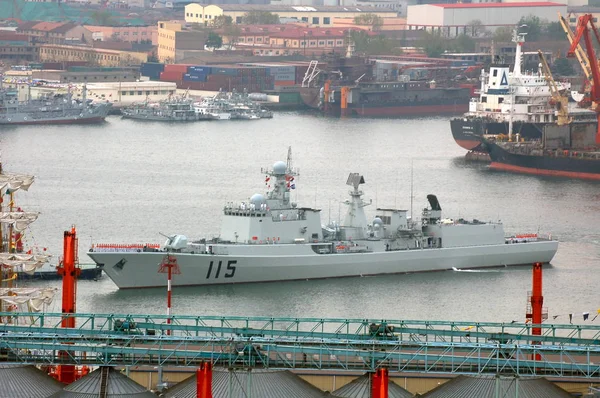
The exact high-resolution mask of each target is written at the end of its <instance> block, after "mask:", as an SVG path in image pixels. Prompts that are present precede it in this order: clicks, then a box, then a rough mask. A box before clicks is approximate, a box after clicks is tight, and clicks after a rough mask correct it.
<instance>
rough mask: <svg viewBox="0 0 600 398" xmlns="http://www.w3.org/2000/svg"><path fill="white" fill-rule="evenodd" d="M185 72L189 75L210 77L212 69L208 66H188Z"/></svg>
mask: <svg viewBox="0 0 600 398" xmlns="http://www.w3.org/2000/svg"><path fill="white" fill-rule="evenodd" d="M187 72H188V73H189V74H196V73H200V74H204V75H210V74H211V72H212V67H210V66H190V67H188V70H187Z"/></svg>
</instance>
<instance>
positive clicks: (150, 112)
mask: <svg viewBox="0 0 600 398" xmlns="http://www.w3.org/2000/svg"><path fill="white" fill-rule="evenodd" d="M121 112H122V114H123V119H135V120H150V121H159V122H196V121H198V120H200V118H199V116H198V113H197V112H196V109H195V108H194V100H192V99H190V98H186V97H172V98H168V99H166V100H163V101H158V102H150V101H144V102H142V103H138V104H133V105H131V106H128V107H126V108H123V109H122V110H121Z"/></svg>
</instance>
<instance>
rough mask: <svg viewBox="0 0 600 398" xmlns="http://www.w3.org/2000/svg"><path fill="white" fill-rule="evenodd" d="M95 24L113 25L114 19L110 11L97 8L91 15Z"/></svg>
mask: <svg viewBox="0 0 600 398" xmlns="http://www.w3.org/2000/svg"><path fill="white" fill-rule="evenodd" d="M90 16H91V17H92V20H93V21H94V24H95V25H100V26H112V25H114V20H113V17H112V15H111V13H110V12H108V11H106V10H96V11H94V12H93V13H92V14H91V15H90Z"/></svg>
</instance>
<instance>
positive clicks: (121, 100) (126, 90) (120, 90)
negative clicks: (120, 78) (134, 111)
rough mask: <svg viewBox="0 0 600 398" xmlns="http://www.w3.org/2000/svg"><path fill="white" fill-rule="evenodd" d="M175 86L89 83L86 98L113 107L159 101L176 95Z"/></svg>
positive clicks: (151, 82) (133, 83) (149, 82)
mask: <svg viewBox="0 0 600 398" xmlns="http://www.w3.org/2000/svg"><path fill="white" fill-rule="evenodd" d="M176 90H177V87H176V84H175V83H171V82H155V81H140V82H121V83H89V84H88V85H87V98H88V99H91V100H94V101H101V102H105V101H108V102H111V103H113V104H114V106H121V105H131V104H133V103H134V102H144V101H146V100H148V101H160V100H164V99H167V98H169V96H170V95H175V94H176Z"/></svg>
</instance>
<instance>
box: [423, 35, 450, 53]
mask: <svg viewBox="0 0 600 398" xmlns="http://www.w3.org/2000/svg"><path fill="white" fill-rule="evenodd" d="M419 46H420V47H421V48H423V51H425V54H427V56H428V57H430V58H438V57H439V56H440V55H442V54H443V53H444V51H446V48H447V47H446V40H445V39H444V38H443V37H442V35H441V34H440V33H439V32H425V35H424V36H423V38H422V39H421V40H419Z"/></svg>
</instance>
